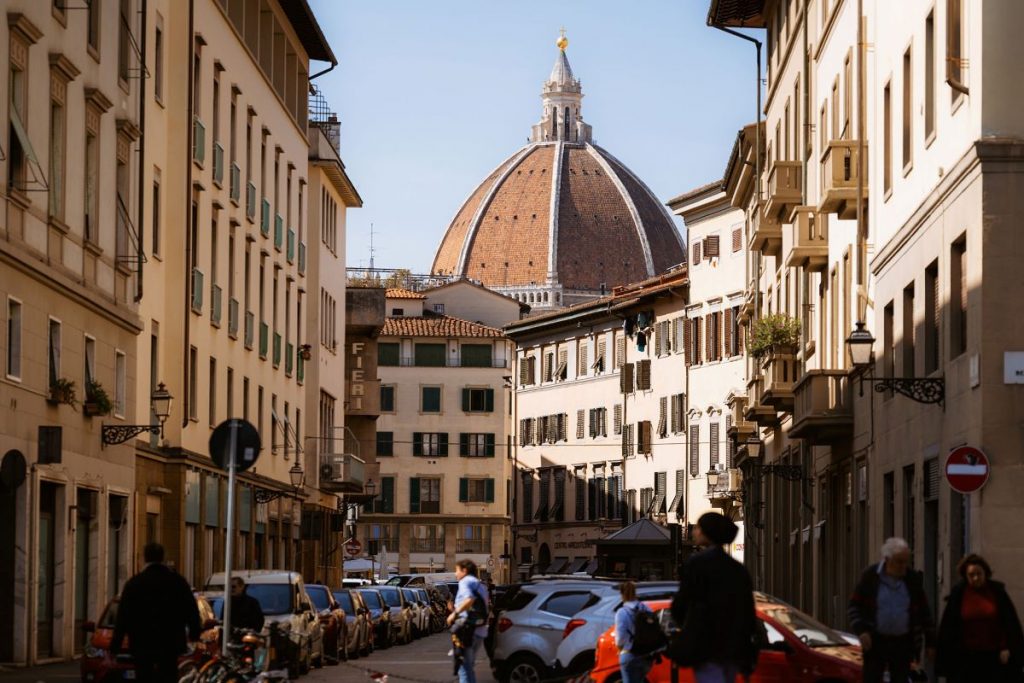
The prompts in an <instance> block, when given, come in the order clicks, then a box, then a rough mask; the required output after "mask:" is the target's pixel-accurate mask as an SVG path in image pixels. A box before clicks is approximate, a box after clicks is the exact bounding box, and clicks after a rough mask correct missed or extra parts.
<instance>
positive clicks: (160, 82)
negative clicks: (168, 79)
mask: <svg viewBox="0 0 1024 683" xmlns="http://www.w3.org/2000/svg"><path fill="white" fill-rule="evenodd" d="M153 96H154V97H155V98H156V101H157V102H163V99H164V20H163V18H162V17H160V16H159V15H158V16H157V18H156V32H155V33H154V35H153Z"/></svg>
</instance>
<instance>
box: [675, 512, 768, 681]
mask: <svg viewBox="0 0 1024 683" xmlns="http://www.w3.org/2000/svg"><path fill="white" fill-rule="evenodd" d="M738 531H739V529H738V527H737V526H736V524H735V523H734V522H733V521H732V520H731V519H729V518H728V517H726V516H725V515H721V514H719V513H717V512H707V513H705V514H703V515H701V516H700V519H698V520H697V524H696V526H694V530H693V536H694V540H695V541H696V542H697V545H700V546H704V550H701V551H700V552H699V553H697V554H695V555H693V556H692V557H690V559H688V560H687V561H686V564H684V565H683V573H682V578H681V579H680V581H679V592H677V593H676V595H675V598H673V600H672V618H673V619H674V620H675V622H676V624H678V626H679V629H680V631H679V634H678V636H677V637H675V638H674V639H673V642H672V645H671V647H670V649H669V654H668V656H669V657H670V658H671V659H672V660H673V661H675V662H676V663H677V664H679V665H680V666H686V667H693V673H694V678H696V680H697V683H733V682H734V681H735V680H736V676H737V675H738V674H743V675H744V676H745V677H746V678H747V679H749V678H750V676H751V674H753V672H754V667H755V665H756V664H757V655H758V644H759V643H760V638H759V635H760V634H759V629H760V624H759V622H758V620H757V613H756V612H755V610H754V587H753V583H752V582H751V580H750V574H749V573H748V572H747V568H746V567H744V566H743V565H742V564H740V563H739V562H737V561H736V560H735V559H734V558H732V557H731V556H730V555H729V554H728V553H727V552H725V548H723V546H725V545H728V544H729V543H732V542H733V540H734V539H735V538H736V534H737V533H738Z"/></svg>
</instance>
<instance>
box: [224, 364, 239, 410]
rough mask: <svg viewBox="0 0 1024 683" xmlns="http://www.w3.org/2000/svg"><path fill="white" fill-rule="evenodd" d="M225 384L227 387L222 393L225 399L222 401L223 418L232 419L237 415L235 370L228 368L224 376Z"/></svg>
mask: <svg viewBox="0 0 1024 683" xmlns="http://www.w3.org/2000/svg"><path fill="white" fill-rule="evenodd" d="M225 382H226V383H227V386H226V387H225V392H224V396H225V399H224V410H225V411H226V415H225V417H227V418H232V417H234V416H235V415H236V414H237V413H235V370H234V368H228V371H227V374H226V376H225Z"/></svg>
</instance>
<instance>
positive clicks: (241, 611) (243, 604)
mask: <svg viewBox="0 0 1024 683" xmlns="http://www.w3.org/2000/svg"><path fill="white" fill-rule="evenodd" d="M231 628H232V629H236V628H248V629H252V630H253V631H256V632H259V631H261V630H263V608H261V607H260V603H259V600H257V599H256V598H254V597H252V596H251V595H249V594H248V593H246V592H245V580H244V579H243V578H242V577H241V576H235V577H232V578H231Z"/></svg>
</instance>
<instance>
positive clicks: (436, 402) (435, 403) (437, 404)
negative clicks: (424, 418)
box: [420, 387, 441, 413]
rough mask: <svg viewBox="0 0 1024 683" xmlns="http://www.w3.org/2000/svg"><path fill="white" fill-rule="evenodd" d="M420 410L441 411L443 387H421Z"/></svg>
mask: <svg viewBox="0 0 1024 683" xmlns="http://www.w3.org/2000/svg"><path fill="white" fill-rule="evenodd" d="M420 412H421V413H440V412H441V387H420Z"/></svg>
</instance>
